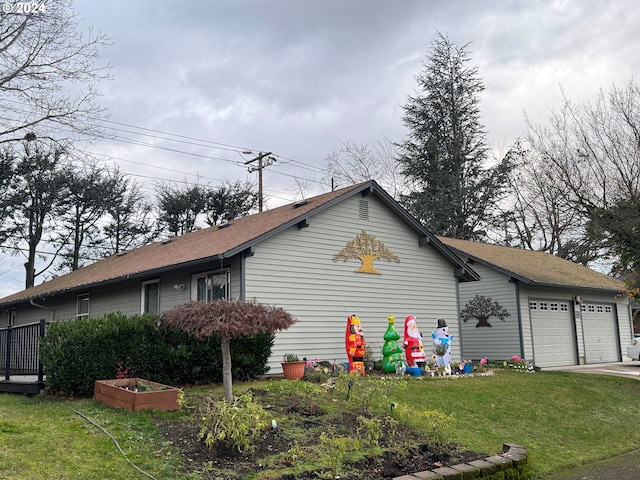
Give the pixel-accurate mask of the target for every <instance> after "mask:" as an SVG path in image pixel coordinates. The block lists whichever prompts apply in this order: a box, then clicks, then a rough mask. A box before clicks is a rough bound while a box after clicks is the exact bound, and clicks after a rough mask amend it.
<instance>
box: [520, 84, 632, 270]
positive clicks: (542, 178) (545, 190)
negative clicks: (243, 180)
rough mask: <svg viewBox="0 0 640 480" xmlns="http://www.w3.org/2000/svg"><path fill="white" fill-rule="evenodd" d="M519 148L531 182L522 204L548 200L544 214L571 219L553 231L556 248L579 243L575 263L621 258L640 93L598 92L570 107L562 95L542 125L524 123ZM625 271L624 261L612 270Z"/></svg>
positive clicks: (627, 89)
mask: <svg viewBox="0 0 640 480" xmlns="http://www.w3.org/2000/svg"><path fill="white" fill-rule="evenodd" d="M527 141H528V143H529V149H530V155H527V158H526V162H525V165H524V169H521V172H523V174H524V175H526V177H527V178H528V179H529V180H532V179H534V178H535V182H533V185H532V189H531V191H530V192H528V195H527V196H526V197H525V196H523V198H527V199H529V200H528V201H531V202H533V201H534V199H535V200H536V201H541V200H542V199H545V198H550V197H553V199H550V200H549V201H551V200H553V201H554V202H555V204H556V207H555V210H552V211H554V212H557V213H558V214H562V215H564V218H565V220H571V222H569V223H568V225H570V228H567V230H566V231H562V230H558V231H557V232H556V235H557V241H556V243H557V248H558V249H560V248H561V247H562V246H563V244H564V245H566V243H567V239H569V240H571V238H572V236H573V237H574V240H575V239H578V241H579V242H582V252H583V254H584V258H583V259H582V261H583V263H584V261H587V262H586V263H588V261H589V257H591V260H593V259H595V258H597V257H606V256H608V255H614V256H617V257H618V258H619V259H623V258H625V255H622V254H623V253H628V252H629V248H627V247H629V246H630V245H632V243H629V242H626V240H625V239H627V238H629V239H631V238H634V237H635V236H636V234H635V233H634V232H633V225H634V223H633V222H629V221H627V222H620V221H619V219H620V218H624V217H625V215H626V216H627V217H628V218H629V219H633V218H635V216H637V212H638V210H639V208H640V161H638V159H639V158H640V88H639V87H638V85H637V84H636V83H635V81H634V80H633V79H631V80H630V81H629V82H628V83H627V84H626V85H625V86H623V87H618V86H615V85H614V86H612V87H611V89H610V90H609V91H604V90H600V92H599V93H598V95H597V97H596V98H595V100H594V101H592V102H584V103H573V102H571V101H570V100H569V99H568V98H567V97H566V96H565V97H564V101H563V104H562V106H561V108H560V109H559V110H557V111H555V112H553V113H552V115H551V118H550V120H549V122H548V124H546V125H543V126H539V125H532V124H531V123H530V122H529V124H528V137H527ZM523 158H524V157H523ZM521 167H522V166H521ZM527 172H528V173H527ZM534 209H535V207H534ZM625 212H626V213H625ZM574 220H575V221H574ZM576 225H577V226H578V228H577V229H576ZM563 237H564V238H563ZM603 240H604V242H603ZM625 242H626V243H625ZM625 245H626V246H625ZM631 250H633V248H632V249H631ZM638 256H640V255H638ZM627 258H628V256H627ZM638 260H640V258H636V261H635V264H636V267H637V263H638ZM578 261H581V260H578ZM633 264H634V262H633V261H632V262H631V263H629V262H628V261H627V262H626V266H625V265H619V266H620V270H621V271H624V270H625V269H626V268H628V267H629V266H630V265H633Z"/></svg>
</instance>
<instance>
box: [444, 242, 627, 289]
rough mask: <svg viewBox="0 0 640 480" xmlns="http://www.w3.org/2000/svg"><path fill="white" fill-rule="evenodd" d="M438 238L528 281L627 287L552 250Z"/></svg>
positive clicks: (536, 283)
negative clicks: (538, 250) (546, 251)
mask: <svg viewBox="0 0 640 480" xmlns="http://www.w3.org/2000/svg"><path fill="white" fill-rule="evenodd" d="M438 239H439V240H440V241H441V242H442V243H444V244H445V245H448V246H449V247H453V248H454V250H457V251H459V252H461V253H463V254H465V255H468V256H469V257H470V258H471V259H472V260H474V261H477V262H478V263H481V264H484V265H486V266H488V267H491V268H493V269H495V270H499V271H501V272H502V273H504V274H506V275H509V276H511V277H514V278H516V279H518V280H519V281H521V282H524V283H529V284H533V285H541V286H568V287H574V288H575V287H579V288H590V289H601V290H608V291H615V292H619V291H622V290H624V288H625V287H624V283H623V282H621V281H620V280H616V279H615V278H612V277H610V276H608V275H605V274H603V273H599V272H596V271H594V270H591V269H590V268H587V267H584V266H582V265H579V264H577V263H574V262H571V261H569V260H565V259H564V258H560V257H556V256H555V255H551V254H549V253H545V252H536V251H532V250H522V249H520V248H513V247H503V246H500V245H491V244H488V243H480V242H471V241H467V240H458V239H453V238H446V237H438Z"/></svg>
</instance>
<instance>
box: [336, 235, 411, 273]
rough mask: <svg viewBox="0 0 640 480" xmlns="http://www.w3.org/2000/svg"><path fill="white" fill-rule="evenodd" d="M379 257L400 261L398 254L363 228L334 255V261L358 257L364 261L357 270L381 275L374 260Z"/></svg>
mask: <svg viewBox="0 0 640 480" xmlns="http://www.w3.org/2000/svg"><path fill="white" fill-rule="evenodd" d="M379 258H381V259H383V260H388V261H394V262H396V263H398V262H400V259H399V258H398V256H397V255H396V254H394V253H393V252H392V251H391V250H389V249H388V248H387V246H386V245H385V244H384V243H382V242H381V241H380V240H378V239H377V238H376V237H374V236H373V235H369V234H368V233H367V232H366V231H365V230H362V232H360V233H359V234H358V235H357V236H356V238H354V239H353V240H349V241H348V242H347V244H346V245H345V247H344V248H343V249H342V250H340V252H339V253H338V254H336V255H335V256H334V257H333V261H334V262H337V261H338V260H342V261H344V262H346V261H347V260H356V259H357V260H360V261H361V262H362V265H361V266H360V268H359V269H357V270H356V272H360V273H374V274H376V275H380V272H379V271H377V270H376V269H375V267H374V266H373V262H374V261H376V260H378V259H379Z"/></svg>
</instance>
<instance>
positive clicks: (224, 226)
mask: <svg viewBox="0 0 640 480" xmlns="http://www.w3.org/2000/svg"><path fill="white" fill-rule="evenodd" d="M229 225H231V222H222V223H221V224H220V225H218V229H221V228H227V227H228V226H229Z"/></svg>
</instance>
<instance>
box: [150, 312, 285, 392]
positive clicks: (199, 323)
mask: <svg viewBox="0 0 640 480" xmlns="http://www.w3.org/2000/svg"><path fill="white" fill-rule="evenodd" d="M295 321H296V320H295V318H293V316H292V315H291V314H290V313H289V312H287V311H286V310H284V309H283V308H280V307H273V306H269V305H265V304H261V303H258V302H256V301H253V300H251V301H242V300H216V301H214V302H204V301H193V302H189V303H184V304H182V305H178V306H177V307H175V308H173V309H172V310H169V311H168V312H165V313H163V314H162V317H161V325H162V326H163V327H175V328H178V329H180V330H183V331H185V332H186V333H188V334H190V335H194V336H195V337H196V338H201V339H205V338H209V337H211V336H212V335H215V336H218V337H220V344H221V350H222V380H223V385H224V398H225V400H227V401H232V400H233V378H232V375H231V350H230V342H231V339H232V338H238V337H245V336H250V335H260V334H264V333H274V332H276V331H278V330H286V329H287V328H289V327H290V326H291V325H293V324H294V323H295Z"/></svg>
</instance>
